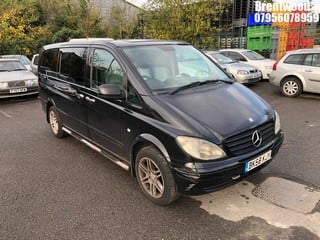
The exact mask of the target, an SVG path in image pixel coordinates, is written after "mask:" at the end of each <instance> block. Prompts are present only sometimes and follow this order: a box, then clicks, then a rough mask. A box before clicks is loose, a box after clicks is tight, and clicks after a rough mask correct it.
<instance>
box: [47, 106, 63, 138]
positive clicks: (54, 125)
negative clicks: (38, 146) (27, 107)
mask: <svg viewBox="0 0 320 240" xmlns="http://www.w3.org/2000/svg"><path fill="white" fill-rule="evenodd" d="M48 119H49V124H50V128H51V131H52V133H53V134H54V135H55V136H56V137H58V138H61V137H65V136H66V135H67V134H66V133H65V132H64V131H63V130H62V123H61V120H60V117H59V114H58V112H57V110H56V108H55V107H53V106H51V107H50V108H49V111H48Z"/></svg>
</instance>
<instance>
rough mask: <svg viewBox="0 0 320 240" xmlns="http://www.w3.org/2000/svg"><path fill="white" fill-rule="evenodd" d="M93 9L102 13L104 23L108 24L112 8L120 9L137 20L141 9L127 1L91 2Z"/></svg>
mask: <svg viewBox="0 0 320 240" xmlns="http://www.w3.org/2000/svg"><path fill="white" fill-rule="evenodd" d="M90 6H91V8H93V9H95V10H96V11H97V12H99V13H100V16H101V19H102V23H105V24H106V23H107V22H108V18H109V16H110V12H111V9H112V7H120V8H121V9H123V11H124V12H125V16H127V17H128V20H130V18H135V17H136V16H137V14H138V13H139V11H141V9H140V8H139V7H137V6H135V5H133V4H131V3H129V2H127V1H125V0H90Z"/></svg>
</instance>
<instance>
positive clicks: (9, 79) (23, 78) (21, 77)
mask: <svg viewBox="0 0 320 240" xmlns="http://www.w3.org/2000/svg"><path fill="white" fill-rule="evenodd" d="M38 91H39V89H38V78H37V77H36V75H34V74H33V73H32V72H30V71H29V70H27V69H26V67H25V66H24V65H22V63H21V62H20V61H19V60H17V59H0V98H8V97H16V96H24V95H31V94H38Z"/></svg>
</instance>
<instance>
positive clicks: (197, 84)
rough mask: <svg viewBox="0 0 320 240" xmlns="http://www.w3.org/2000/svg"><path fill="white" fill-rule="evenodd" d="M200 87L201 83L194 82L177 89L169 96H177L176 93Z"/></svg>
mask: <svg viewBox="0 0 320 240" xmlns="http://www.w3.org/2000/svg"><path fill="white" fill-rule="evenodd" d="M200 85H201V82H200V81H197V82H192V83H189V84H187V85H183V86H181V87H178V88H176V89H175V90H173V91H171V92H169V95H172V94H175V93H177V92H179V91H181V90H184V89H188V88H193V87H195V86H200Z"/></svg>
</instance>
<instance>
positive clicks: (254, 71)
mask: <svg viewBox="0 0 320 240" xmlns="http://www.w3.org/2000/svg"><path fill="white" fill-rule="evenodd" d="M256 72H258V70H257V69H254V70H250V73H256Z"/></svg>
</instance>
